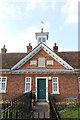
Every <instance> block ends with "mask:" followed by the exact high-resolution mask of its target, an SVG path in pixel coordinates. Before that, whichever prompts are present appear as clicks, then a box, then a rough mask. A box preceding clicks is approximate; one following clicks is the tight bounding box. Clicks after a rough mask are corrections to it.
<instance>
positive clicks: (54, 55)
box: [43, 44, 74, 70]
mask: <svg viewBox="0 0 80 120" xmlns="http://www.w3.org/2000/svg"><path fill="white" fill-rule="evenodd" d="M43 50H44V51H45V52H47V53H48V54H49V55H50V56H51V57H53V58H54V59H55V60H56V61H57V62H59V63H60V64H61V65H62V66H64V67H65V68H66V69H72V70H73V69H74V68H73V67H72V66H70V65H69V64H68V63H67V62H65V61H64V60H63V59H62V58H61V57H59V56H58V55H57V54H55V53H54V52H53V51H52V50H51V49H49V48H48V47H47V46H45V45H44V44H43Z"/></svg>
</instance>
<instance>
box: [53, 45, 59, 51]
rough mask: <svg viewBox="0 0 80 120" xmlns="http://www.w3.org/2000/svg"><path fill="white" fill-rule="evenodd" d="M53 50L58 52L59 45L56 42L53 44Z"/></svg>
mask: <svg viewBox="0 0 80 120" xmlns="http://www.w3.org/2000/svg"><path fill="white" fill-rule="evenodd" d="M53 51H54V52H55V53H57V52H58V46H57V45H56V43H54V46H53Z"/></svg>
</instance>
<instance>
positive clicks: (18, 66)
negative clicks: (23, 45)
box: [11, 44, 41, 70]
mask: <svg viewBox="0 0 80 120" xmlns="http://www.w3.org/2000/svg"><path fill="white" fill-rule="evenodd" d="M40 47H41V44H40V45H39V46H37V47H36V48H35V49H34V50H33V51H31V52H30V53H29V54H28V55H26V57H24V58H23V59H22V60H20V61H19V62H18V63H17V64H16V65H15V66H13V67H12V68H11V70H14V69H18V68H20V67H21V66H22V65H24V64H25V63H26V62H27V61H28V60H29V59H31V58H32V57H33V56H34V55H35V54H36V53H37V52H39V51H40V50H41V48H40Z"/></svg>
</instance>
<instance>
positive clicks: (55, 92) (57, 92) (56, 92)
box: [52, 77, 59, 94]
mask: <svg viewBox="0 0 80 120" xmlns="http://www.w3.org/2000/svg"><path fill="white" fill-rule="evenodd" d="M55 78H56V79H57V82H54V83H57V91H53V86H54V85H53V79H55ZM52 93H53V94H59V79H58V77H52Z"/></svg>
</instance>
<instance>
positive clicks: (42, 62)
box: [38, 57, 45, 67]
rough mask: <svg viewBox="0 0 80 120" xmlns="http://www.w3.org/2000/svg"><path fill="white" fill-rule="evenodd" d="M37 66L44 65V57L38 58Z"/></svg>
mask: <svg viewBox="0 0 80 120" xmlns="http://www.w3.org/2000/svg"><path fill="white" fill-rule="evenodd" d="M38 67H45V57H39V58H38Z"/></svg>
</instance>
